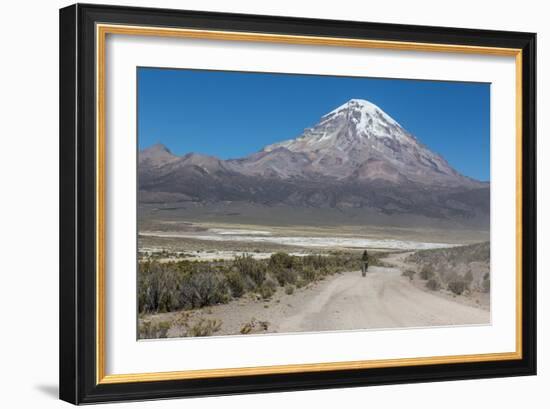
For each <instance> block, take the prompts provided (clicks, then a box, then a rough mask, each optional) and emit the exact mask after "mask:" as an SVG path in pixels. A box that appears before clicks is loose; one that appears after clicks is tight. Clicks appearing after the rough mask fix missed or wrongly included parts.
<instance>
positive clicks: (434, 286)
mask: <svg viewBox="0 0 550 409" xmlns="http://www.w3.org/2000/svg"><path fill="white" fill-rule="evenodd" d="M426 287H427V288H429V289H430V290H432V291H437V290H439V289H440V288H441V284H440V283H439V281H437V280H436V279H435V278H430V279H429V280H428V281H427V282H426Z"/></svg>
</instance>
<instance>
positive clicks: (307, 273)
mask: <svg viewBox="0 0 550 409" xmlns="http://www.w3.org/2000/svg"><path fill="white" fill-rule="evenodd" d="M300 275H301V276H302V278H303V279H304V281H306V282H310V281H313V280H315V277H316V275H317V274H316V272H315V269H314V268H313V267H310V266H305V267H304V269H303V270H302V272H301V274H300Z"/></svg>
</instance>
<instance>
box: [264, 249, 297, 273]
mask: <svg viewBox="0 0 550 409" xmlns="http://www.w3.org/2000/svg"><path fill="white" fill-rule="evenodd" d="M293 263H294V257H293V256H291V255H289V254H287V253H284V252H278V253H274V254H272V255H271V257H270V258H269V268H270V269H276V268H283V269H290V268H292V267H293Z"/></svg>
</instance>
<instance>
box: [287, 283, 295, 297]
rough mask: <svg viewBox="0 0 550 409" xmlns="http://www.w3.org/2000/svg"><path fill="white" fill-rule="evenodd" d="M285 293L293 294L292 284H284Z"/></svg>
mask: <svg viewBox="0 0 550 409" xmlns="http://www.w3.org/2000/svg"><path fill="white" fill-rule="evenodd" d="M285 293H286V294H287V295H291V294H293V293H294V286H293V285H292V284H287V285H286V286H285Z"/></svg>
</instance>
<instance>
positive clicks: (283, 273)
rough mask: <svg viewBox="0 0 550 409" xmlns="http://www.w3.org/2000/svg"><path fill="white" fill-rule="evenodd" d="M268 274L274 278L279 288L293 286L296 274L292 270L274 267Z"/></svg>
mask: <svg viewBox="0 0 550 409" xmlns="http://www.w3.org/2000/svg"><path fill="white" fill-rule="evenodd" d="M270 273H271V274H272V275H273V276H274V277H275V279H276V280H277V282H278V283H279V285H280V286H284V285H285V284H294V283H295V282H296V278H297V277H298V273H296V271H294V270H290V269H286V268H280V267H276V268H274V269H273V270H270Z"/></svg>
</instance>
